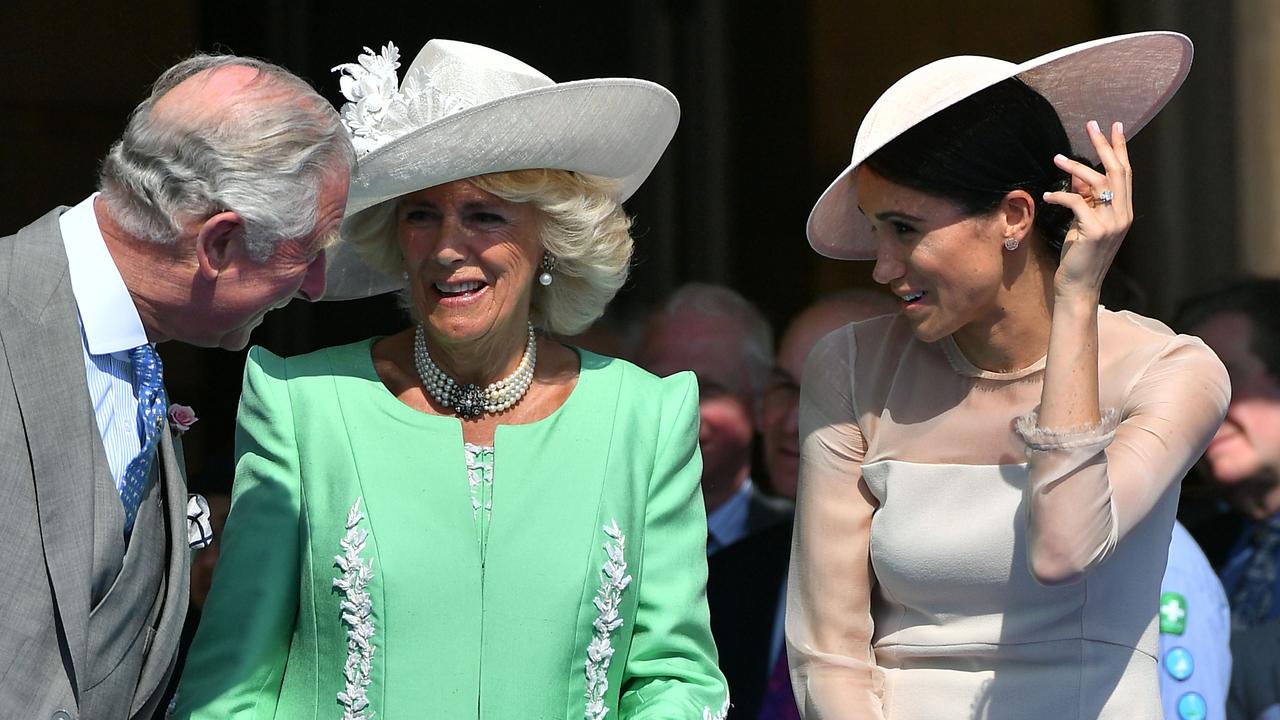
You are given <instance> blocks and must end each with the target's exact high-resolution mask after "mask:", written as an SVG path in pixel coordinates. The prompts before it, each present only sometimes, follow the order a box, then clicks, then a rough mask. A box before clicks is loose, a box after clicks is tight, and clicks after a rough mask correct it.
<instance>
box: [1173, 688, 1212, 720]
mask: <svg viewBox="0 0 1280 720" xmlns="http://www.w3.org/2000/svg"><path fill="white" fill-rule="evenodd" d="M1208 716H1209V706H1208V705H1206V704H1205V702H1204V698H1202V697H1200V693H1197V692H1189V693H1187V694H1186V695H1183V696H1182V697H1180V698H1178V717H1179V718H1181V720H1204V719H1205V718H1206V717H1208Z"/></svg>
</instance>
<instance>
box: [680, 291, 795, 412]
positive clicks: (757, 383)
mask: <svg viewBox="0 0 1280 720" xmlns="http://www.w3.org/2000/svg"><path fill="white" fill-rule="evenodd" d="M690 311H692V312H696V313H699V314H702V315H711V316H715V317H722V318H726V319H728V320H731V321H733V322H734V323H735V324H737V326H738V327H739V328H740V329H741V330H742V352H743V355H744V356H745V357H746V359H747V368H748V372H750V373H751V378H750V380H751V391H752V394H753V395H754V396H755V397H760V395H761V393H763V392H764V387H765V384H766V383H768V381H769V372H770V371H771V370H772V369H773V328H772V327H770V325H769V321H768V320H765V318H764V315H762V314H761V313H760V310H759V308H757V307H756V306H755V304H754V303H752V302H751V301H750V300H748V299H746V298H745V297H743V296H741V295H739V294H738V293H737V292H735V291H733V290H731V289H729V288H727V287H725V286H724V285H713V284H711V283H701V282H691V283H687V284H685V285H682V286H680V287H679V288H678V289H677V290H676V291H675V293H674V294H672V295H671V297H670V298H668V299H667V301H666V303H664V304H663V306H662V309H661V311H660V312H661V313H662V314H663V315H666V316H668V317H671V316H674V315H677V314H679V313H683V312H690Z"/></svg>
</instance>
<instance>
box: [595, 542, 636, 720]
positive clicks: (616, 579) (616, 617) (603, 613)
mask: <svg viewBox="0 0 1280 720" xmlns="http://www.w3.org/2000/svg"><path fill="white" fill-rule="evenodd" d="M604 534H605V535H607V536H609V539H608V540H606V541H605V543H604V551H605V553H607V554H608V556H609V559H608V560H606V561H605V563H604V567H602V568H601V569H600V588H599V589H598V590H597V591H596V599H595V606H596V611H597V615H596V619H595V622H594V623H592V625H593V626H594V627H595V633H594V634H593V635H592V638H591V644H590V645H589V646H588V647H587V710H586V720H603V718H604V716H605V715H606V714H607V713H608V712H609V708H607V707H605V704H604V696H605V694H606V693H608V691H609V663H610V661H611V660H612V659H613V642H612V641H611V640H610V639H609V636H610V635H612V634H613V632H614V631H615V630H617V629H618V628H620V627H622V615H621V613H620V612H619V608H620V607H621V605H622V591H623V590H626V589H627V586H628V585H630V584H631V576H630V575H628V574H627V559H626V552H625V551H626V544H627V539H626V537H624V536H623V534H622V530H621V529H619V528H618V521H617V520H616V519H611V520H610V521H609V524H608V525H605V526H604Z"/></svg>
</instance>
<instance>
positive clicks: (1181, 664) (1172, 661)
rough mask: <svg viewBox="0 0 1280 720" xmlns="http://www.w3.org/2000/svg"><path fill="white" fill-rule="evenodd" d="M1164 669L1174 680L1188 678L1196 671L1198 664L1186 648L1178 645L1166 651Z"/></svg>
mask: <svg viewBox="0 0 1280 720" xmlns="http://www.w3.org/2000/svg"><path fill="white" fill-rule="evenodd" d="M1164 669H1165V672H1167V673H1169V675H1170V676H1171V677H1173V679H1174V680H1186V679H1187V678H1189V677H1191V673H1193V672H1195V669H1196V664H1195V661H1194V660H1192V659H1191V653H1190V652H1188V651H1187V649H1186V648H1180V647H1176V648H1173V649H1172V650H1170V651H1169V652H1167V653H1165V656H1164Z"/></svg>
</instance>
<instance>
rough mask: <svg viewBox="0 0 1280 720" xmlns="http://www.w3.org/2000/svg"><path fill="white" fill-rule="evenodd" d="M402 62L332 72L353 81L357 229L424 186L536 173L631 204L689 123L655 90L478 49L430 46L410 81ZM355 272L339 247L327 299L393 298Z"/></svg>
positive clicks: (377, 58) (350, 109)
mask: <svg viewBox="0 0 1280 720" xmlns="http://www.w3.org/2000/svg"><path fill="white" fill-rule="evenodd" d="M399 61H400V53H399V50H398V49H397V48H396V46H395V45H393V44H391V43H388V44H387V45H386V46H385V47H383V48H382V51H381V52H380V53H375V52H374V51H373V50H371V49H369V48H365V52H364V54H362V55H361V56H360V57H359V58H358V59H357V61H356V62H354V63H345V64H342V65H339V66H337V67H336V68H334V71H335V72H340V73H342V74H343V77H342V78H341V81H340V82H341V89H342V94H343V96H345V97H346V98H347V100H348V102H347V103H346V104H345V105H343V106H342V110H341V113H342V122H343V124H344V125H345V126H346V127H347V130H348V131H349V132H350V133H351V138H352V142H353V144H354V145H355V148H356V154H357V157H358V159H359V169H358V171H357V173H356V175H355V176H354V177H353V178H352V181H351V192H350V196H349V198H348V201H347V218H348V220H351V219H353V218H355V217H356V216H357V215H359V214H360V213H362V212H365V211H367V210H369V209H370V208H373V207H374V206H376V205H379V204H381V203H384V202H388V201H393V200H395V199H396V198H398V197H400V196H401V195H404V194H406V193H411V192H416V191H418V190H421V189H423V188H428V187H433V186H435V185H440V184H443V183H447V182H452V181H454V180H461V179H464V178H469V177H475V176H477V175H484V174H487V173H495V172H504V171H509V170H527V169H534V168H553V169H560V170H572V171H577V172H583V173H588V174H591V175H598V176H601V177H606V178H610V179H613V180H616V181H617V183H618V196H619V197H618V199H619V200H625V199H627V198H628V197H630V196H631V194H632V193H633V192H635V190H636V189H637V188H638V187H640V184H641V183H642V182H644V180H645V178H646V177H648V175H649V173H650V172H651V171H652V170H653V167H654V165H656V164H657V162H658V159H659V158H660V157H661V156H662V153H663V151H664V150H665V149H666V147H667V144H668V143H669V142H670V141H671V138H672V136H673V135H674V134H675V130H676V124H677V123H678V122H679V119H680V105H679V103H678V102H677V101H676V98H675V96H674V95H672V94H671V92H670V91H668V90H667V89H666V88H664V87H662V86H661V85H658V84H656V83H652V82H649V81H646V80H637V79H632V78H600V79H590V80H576V81H572V82H563V83H556V82H554V81H552V80H551V78H549V77H547V76H546V75H544V74H542V73H541V72H539V71H538V70H536V69H534V68H533V67H530V66H529V65H527V64H525V63H524V62H521V61H520V60H517V59H516V58H513V57H511V56H510V55H506V54H504V53H501V52H498V51H497V50H492V49H490V48H486V47H482V46H480V45H473V44H471V43H465V42H458V41H455V40H431V41H430V42H428V43H427V44H426V46H425V47H423V48H422V50H421V52H419V53H418V56H417V57H416V58H414V60H413V62H412V63H411V64H410V65H409V69H408V70H406V71H405V73H404V80H403V82H400V81H398V80H397V77H396V71H397V70H398V69H399V67H400V62H399ZM357 263H358V259H357V258H356V253H355V252H354V251H353V249H352V248H350V247H346V246H344V245H339V246H337V247H336V248H335V249H334V252H333V253H331V255H330V259H329V271H328V273H327V275H328V280H329V286H330V287H329V289H328V290H326V292H325V299H343V298H349V297H357V296H361V297H362V296H365V295H370V294H375V293H376V292H384V291H386V290H391V289H394V287H381V288H370V287H360V286H361V283H359V282H354V283H353V282H351V276H352V275H353V274H357V275H358V274H359V272H360V271H359V270H358V268H357V267H356V266H357ZM366 274H367V271H366ZM335 284H336V285H337V286H338V287H335ZM382 284H383V285H388V284H393V285H395V286H396V287H398V286H399V285H400V284H401V283H389V281H388V282H384V283H382Z"/></svg>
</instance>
